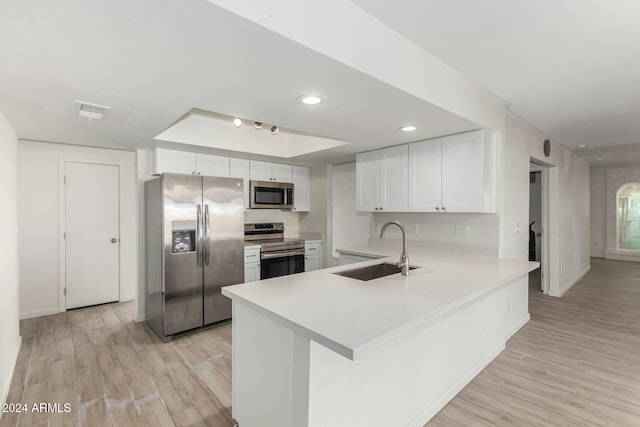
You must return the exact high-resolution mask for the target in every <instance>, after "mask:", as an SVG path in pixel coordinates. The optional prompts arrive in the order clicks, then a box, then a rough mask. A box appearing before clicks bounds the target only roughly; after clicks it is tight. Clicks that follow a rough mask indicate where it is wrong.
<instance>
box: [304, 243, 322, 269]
mask: <svg viewBox="0 0 640 427" xmlns="http://www.w3.org/2000/svg"><path fill="white" fill-rule="evenodd" d="M322 247H323V244H322V243H305V245H304V271H305V272H306V271H313V270H318V269H320V268H323V257H322Z"/></svg>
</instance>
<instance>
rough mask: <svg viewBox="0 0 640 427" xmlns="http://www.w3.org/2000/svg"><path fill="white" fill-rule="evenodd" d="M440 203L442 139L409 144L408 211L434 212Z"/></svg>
mask: <svg viewBox="0 0 640 427" xmlns="http://www.w3.org/2000/svg"><path fill="white" fill-rule="evenodd" d="M441 205H442V139H441V138H437V139H429V140H427V141H420V142H414V143H413V144H409V211H411V212H436V208H437V209H438V210H440V206H441Z"/></svg>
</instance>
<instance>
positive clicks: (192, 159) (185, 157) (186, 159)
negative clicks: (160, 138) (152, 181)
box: [155, 148, 197, 174]
mask: <svg viewBox="0 0 640 427" xmlns="http://www.w3.org/2000/svg"><path fill="white" fill-rule="evenodd" d="M196 170H197V168H196V153H190V152H188V151H175V150H165V149H162V148H156V171H155V173H165V172H167V173H188V174H195V173H196Z"/></svg>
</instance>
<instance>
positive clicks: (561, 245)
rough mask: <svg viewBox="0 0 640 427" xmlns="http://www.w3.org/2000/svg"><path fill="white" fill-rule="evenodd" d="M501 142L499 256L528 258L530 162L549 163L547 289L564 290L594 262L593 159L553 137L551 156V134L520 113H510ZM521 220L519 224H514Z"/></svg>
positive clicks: (551, 291)
mask: <svg viewBox="0 0 640 427" xmlns="http://www.w3.org/2000/svg"><path fill="white" fill-rule="evenodd" d="M506 123H507V126H506V131H505V143H504V144H503V145H502V149H503V153H502V155H501V158H502V162H501V163H502V166H503V169H502V178H501V180H500V181H501V182H502V184H503V189H502V198H501V203H500V206H501V218H500V222H501V227H500V229H501V233H500V256H501V257H503V258H517V259H527V258H526V257H528V241H529V238H528V233H527V230H528V227H527V226H528V222H527V221H528V217H529V208H528V204H529V202H528V200H529V188H528V187H529V179H528V174H529V163H530V160H531V159H534V160H536V161H537V162H540V163H543V164H547V165H548V166H550V167H549V211H550V221H549V224H548V227H547V230H546V235H547V237H548V238H549V245H550V261H549V266H548V267H549V269H548V274H549V276H550V277H549V281H550V289H549V294H550V295H552V296H561V295H563V294H564V293H565V292H566V291H568V290H569V289H570V288H571V286H573V285H574V284H575V283H576V282H577V281H578V280H580V278H581V277H582V276H584V274H586V272H587V271H589V268H590V260H589V252H590V251H589V227H590V226H589V164H588V163H587V162H586V161H584V160H582V159H580V158H578V157H577V156H576V155H575V154H573V153H571V152H570V151H569V150H567V149H565V148H564V147H562V146H561V145H559V144H557V143H553V142H552V149H551V155H550V157H545V156H544V153H543V141H544V140H545V139H546V138H548V136H547V135H545V134H544V133H542V132H540V131H539V130H538V129H536V128H534V127H533V126H531V125H530V124H528V123H527V122H525V121H524V120H522V119H521V118H519V117H517V116H516V115H514V114H511V113H507V122H506ZM516 224H517V226H516Z"/></svg>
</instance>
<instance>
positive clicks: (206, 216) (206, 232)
mask: <svg viewBox="0 0 640 427" xmlns="http://www.w3.org/2000/svg"><path fill="white" fill-rule="evenodd" d="M210 227H211V225H210V224H209V205H204V265H209V256H210V255H211V248H210V245H211V239H210V236H209V233H210V232H211V228H210Z"/></svg>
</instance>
